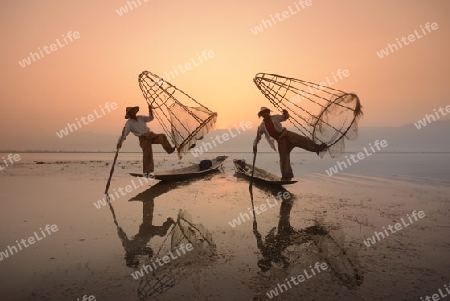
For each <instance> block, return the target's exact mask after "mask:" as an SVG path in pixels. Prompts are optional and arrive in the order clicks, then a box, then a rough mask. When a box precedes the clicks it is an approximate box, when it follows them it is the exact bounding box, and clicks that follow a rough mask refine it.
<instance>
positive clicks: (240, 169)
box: [233, 160, 298, 185]
mask: <svg viewBox="0 0 450 301" xmlns="http://www.w3.org/2000/svg"><path fill="white" fill-rule="evenodd" d="M233 163H234V169H235V170H236V173H237V174H239V175H242V176H244V177H245V178H248V179H251V177H252V167H253V166H252V165H251V164H248V163H245V161H243V160H233ZM253 180H254V181H258V182H260V183H262V184H266V185H287V184H294V183H297V182H298V181H281V178H280V177H279V176H277V175H274V174H273V173H270V172H268V171H265V170H264V169H262V168H258V167H255V172H254V174H253Z"/></svg>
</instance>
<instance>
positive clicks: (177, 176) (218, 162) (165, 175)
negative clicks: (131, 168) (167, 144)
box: [130, 156, 228, 181]
mask: <svg viewBox="0 0 450 301" xmlns="http://www.w3.org/2000/svg"><path fill="white" fill-rule="evenodd" d="M226 158H228V156H218V157H217V158H215V159H212V160H211V161H212V166H211V168H208V169H205V170H200V166H199V164H192V165H191V166H187V167H183V168H178V169H172V170H164V171H160V172H156V173H155V175H154V178H155V179H157V180H161V181H176V180H184V179H190V178H194V177H199V176H203V175H205V174H208V173H211V172H214V171H217V170H218V169H219V168H220V167H221V166H222V164H223V162H224V161H225V159H226ZM130 175H132V176H133V177H142V174H140V173H130Z"/></svg>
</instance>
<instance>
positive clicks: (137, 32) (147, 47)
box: [0, 0, 450, 148]
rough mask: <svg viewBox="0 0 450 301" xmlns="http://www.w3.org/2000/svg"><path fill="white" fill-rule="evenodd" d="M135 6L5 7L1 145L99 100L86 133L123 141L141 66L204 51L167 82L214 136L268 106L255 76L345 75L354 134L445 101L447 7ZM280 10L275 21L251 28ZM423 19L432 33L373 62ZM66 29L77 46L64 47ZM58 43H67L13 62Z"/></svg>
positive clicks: (252, 0)
mask: <svg viewBox="0 0 450 301" xmlns="http://www.w3.org/2000/svg"><path fill="white" fill-rule="evenodd" d="M139 1H140V3H141V4H140V5H139V3H138V0H135V1H134V2H135V3H137V6H138V7H134V8H133V10H130V7H129V6H128V12H126V13H124V12H123V11H122V12H121V14H122V16H120V15H119V13H118V12H117V11H118V10H119V9H120V8H121V7H124V6H127V5H128V4H127V1H125V0H112V1H86V0H81V1H56V0H44V1H2V3H1V4H0V5H1V9H0V22H1V29H0V30H1V41H2V43H1V44H2V48H1V56H0V60H1V66H2V73H1V81H0V85H1V86H0V87H1V89H0V90H1V110H0V111H1V112H2V116H1V118H0V137H1V136H15V135H20V136H27V135H29V136H40V135H54V136H55V132H56V131H59V130H60V129H62V128H63V127H65V126H66V125H67V123H69V122H71V123H73V122H74V121H75V118H80V117H82V116H87V115H89V114H92V112H93V111H94V110H95V109H97V110H98V109H99V107H100V106H104V105H105V103H106V102H116V103H117V104H118V108H117V109H116V110H113V111H112V112H111V113H108V114H106V115H105V116H103V117H102V118H99V119H98V120H96V121H95V122H92V123H90V124H89V125H86V126H84V127H83V128H82V131H90V132H97V133H107V134H119V133H120V131H121V129H122V126H123V124H124V121H125V119H124V111H125V107H126V106H131V105H139V106H141V107H143V108H145V107H146V102H145V99H144V98H143V96H142V93H141V90H140V89H139V85H138V75H139V74H140V73H141V72H142V71H143V70H148V71H151V72H154V73H156V74H159V75H160V76H163V75H164V73H165V72H166V71H167V72H169V71H173V66H178V65H185V64H186V63H188V62H191V61H192V59H194V60H196V61H197V62H198V57H197V54H199V55H201V54H202V52H203V51H206V52H208V51H212V52H213V53H214V56H213V57H209V58H208V60H204V61H203V62H202V63H198V66H194V67H193V68H192V69H191V70H188V71H186V70H185V72H179V75H178V76H176V77H175V78H173V79H170V80H169V82H171V83H172V84H174V85H175V86H177V87H179V88H181V89H182V90H184V91H185V92H187V93H188V94H190V95H192V96H193V97H194V98H196V99H197V100H198V101H200V102H201V103H202V104H204V105H205V106H207V107H208V108H210V109H212V110H213V111H216V112H218V114H219V118H218V120H217V126H216V127H217V128H229V127H233V124H235V123H239V122H241V121H252V122H253V124H256V123H257V122H258V118H257V112H258V110H259V108H260V107H261V106H270V103H269V102H268V101H267V100H266V99H265V98H264V97H263V95H262V94H261V93H260V92H259V90H258V89H257V88H256V86H255V85H254V83H253V81H252V79H253V77H254V76H255V74H256V73H258V72H268V73H276V74H280V75H284V76H289V77H295V78H299V79H302V80H307V81H312V82H316V83H319V82H322V81H325V79H326V77H329V78H330V79H331V77H332V73H335V74H336V72H337V71H338V70H339V69H341V70H348V72H349V73H350V75H349V76H348V77H346V78H343V79H342V80H339V81H338V82H336V83H335V84H334V85H333V88H337V89H340V90H343V91H346V92H354V93H356V94H358V96H359V97H360V100H361V103H362V105H363V109H364V118H363V119H362V121H361V123H360V125H361V126H401V125H404V124H407V123H412V122H416V121H417V120H418V119H421V118H423V117H424V115H425V114H427V113H432V112H433V109H438V108H439V107H445V106H447V105H450V92H449V87H448V79H449V76H448V72H449V67H450V63H449V62H450V60H449V49H450V44H449V41H450V39H449V38H450V19H449V17H448V16H449V13H450V1H445V0H440V1H416V0H414V1H360V0H345V1H330V0H327V1H314V0H312V1H311V2H310V5H309V6H307V5H306V4H304V8H302V7H301V5H300V4H299V0H296V1H294V0H283V1H268V0H258V1H256V0H246V1H243V0H229V1H211V0H210V1H206V0H196V1H178V0H167V1H153V0H149V1H145V0H139ZM128 2H130V3H131V2H132V1H128ZM289 7H290V9H291V10H293V11H294V12H295V14H292V13H291V12H289ZM296 7H299V8H300V10H299V11H297V9H296ZM283 11H286V12H285V14H284V15H285V16H286V18H284V19H282V21H278V20H276V21H277V22H276V24H274V25H273V26H271V27H270V26H268V28H267V29H266V28H264V29H263V31H261V32H259V33H258V34H254V33H253V32H252V29H253V30H255V29H254V28H255V27H256V26H258V25H261V22H262V20H270V19H271V15H272V17H273V18H274V19H275V18H276V14H280V15H281V14H282V13H283ZM427 22H430V23H434V22H435V23H437V26H438V28H436V29H432V30H431V32H429V33H428V34H427V35H424V36H422V37H421V38H420V39H416V40H415V41H413V42H410V43H409V45H407V46H403V47H402V48H401V49H400V48H399V49H398V50H397V51H394V52H392V53H390V54H389V55H388V56H386V57H384V58H380V57H379V56H378V55H377V52H380V51H381V50H382V49H384V48H386V47H387V44H388V43H392V44H393V43H396V38H398V39H399V40H400V39H401V38H402V37H407V36H408V35H411V34H413V33H414V31H415V30H417V31H418V32H419V33H422V32H421V28H420V26H423V27H424V26H425V24H426V23H427ZM70 31H71V32H72V34H73V33H75V32H78V34H75V36H77V35H78V38H77V39H75V38H73V39H72V42H70V41H68V43H67V44H64V42H63V35H65V36H66V35H67V34H68V32H70ZM75 36H74V37H75ZM57 39H59V41H60V42H61V43H62V44H63V47H60V48H59V46H54V47H58V48H56V49H55V48H54V49H55V50H54V51H52V52H50V53H49V54H46V53H44V54H45V55H44V56H43V57H42V58H40V59H36V61H35V62H33V61H31V63H30V64H29V65H25V67H22V66H21V65H20V64H19V62H22V60H23V59H26V58H27V57H28V56H29V55H30V52H38V48H41V50H42V49H43V47H44V46H48V47H50V45H51V44H55V43H56V40H57ZM141 111H142V110H141ZM145 111H146V110H144V113H145ZM449 116H450V115H448V116H446V117H445V118H442V119H448V117H449ZM152 124H155V123H151V124H150V127H152ZM55 139H58V138H57V137H56V136H55ZM2 147H3V148H8V146H7V145H2Z"/></svg>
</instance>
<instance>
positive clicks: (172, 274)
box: [110, 181, 216, 300]
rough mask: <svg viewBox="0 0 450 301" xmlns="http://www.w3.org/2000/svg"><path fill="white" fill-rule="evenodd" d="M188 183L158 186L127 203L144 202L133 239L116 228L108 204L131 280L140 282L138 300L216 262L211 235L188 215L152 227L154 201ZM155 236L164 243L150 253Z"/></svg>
mask: <svg viewBox="0 0 450 301" xmlns="http://www.w3.org/2000/svg"><path fill="white" fill-rule="evenodd" d="M190 183H192V181H183V182H158V183H157V184H155V185H153V186H152V187H150V188H149V189H147V190H146V191H144V192H142V193H140V194H138V195H136V196H135V197H133V198H131V199H130V200H129V201H142V202H143V207H142V208H143V210H142V224H141V225H140V227H139V231H138V233H137V234H136V235H135V236H133V237H132V238H128V236H127V235H126V233H125V232H124V231H123V229H122V228H121V227H120V226H119V225H118V223H117V220H116V216H115V213H114V209H113V207H112V205H111V204H110V209H111V212H112V214H113V218H114V223H115V224H116V226H117V233H118V235H119V238H120V240H121V242H122V245H123V247H124V249H125V260H126V264H127V266H128V267H130V268H134V269H136V270H135V272H134V275H135V276H133V278H135V279H138V277H139V278H140V281H139V286H138V289H137V294H138V297H139V299H140V300H148V299H149V298H151V297H155V296H157V295H160V294H162V293H164V292H166V291H167V290H169V289H170V288H172V287H174V286H175V285H176V284H178V283H179V279H181V278H183V277H185V276H186V275H188V274H192V270H193V269H195V268H199V267H203V266H205V265H207V264H210V263H212V262H213V261H214V260H215V254H216V246H215V244H214V242H213V239H212V234H211V232H210V231H208V230H207V229H205V228H204V227H203V226H202V225H201V224H196V223H194V221H193V220H192V218H191V216H190V214H189V213H188V212H186V211H184V210H180V211H179V213H178V216H177V218H176V220H174V219H173V218H172V217H167V220H166V221H165V222H164V223H163V224H162V225H153V214H154V205H155V199H156V198H157V197H158V196H161V195H163V194H165V193H167V192H169V191H171V190H173V189H177V188H180V187H183V186H187V185H189V184H190ZM155 236H160V237H163V242H162V243H161V245H160V246H159V247H158V248H157V249H156V248H155V250H153V249H152V248H151V247H149V246H148V243H149V242H150V240H151V239H152V238H153V237H155ZM169 255H170V256H169ZM163 259H164V262H163ZM157 263H158V264H157Z"/></svg>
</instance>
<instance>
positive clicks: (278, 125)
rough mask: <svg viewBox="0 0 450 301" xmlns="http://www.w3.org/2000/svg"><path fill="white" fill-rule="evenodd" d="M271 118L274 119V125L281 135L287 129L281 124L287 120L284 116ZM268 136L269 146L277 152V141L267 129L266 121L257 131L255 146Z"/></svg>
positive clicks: (272, 116)
mask: <svg viewBox="0 0 450 301" xmlns="http://www.w3.org/2000/svg"><path fill="white" fill-rule="evenodd" d="M270 118H271V119H272V122H273V125H274V127H275V130H276V131H277V132H279V133H281V132H282V131H283V130H285V128H284V127H283V126H282V125H281V122H283V121H286V120H287V118H286V116H284V115H271V116H270ZM263 134H264V135H265V136H266V139H267V142H269V145H270V147H271V148H273V149H274V150H277V149H276V147H275V143H274V141H275V139H274V138H273V137H272V136H270V134H269V131H268V130H267V128H266V124H265V122H264V120H263V121H262V122H261V124H260V125H259V126H258V130H257V131H256V138H255V141H254V142H253V146H256V145H257V144H258V143H259V141H260V140H261V137H262V135H263Z"/></svg>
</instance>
